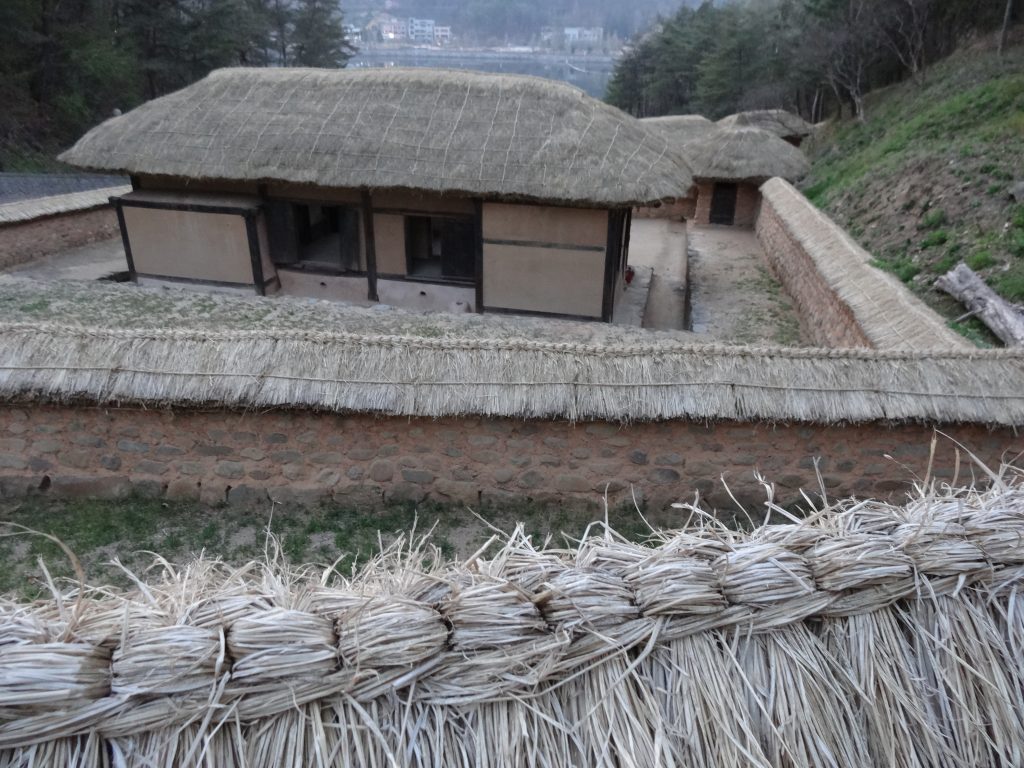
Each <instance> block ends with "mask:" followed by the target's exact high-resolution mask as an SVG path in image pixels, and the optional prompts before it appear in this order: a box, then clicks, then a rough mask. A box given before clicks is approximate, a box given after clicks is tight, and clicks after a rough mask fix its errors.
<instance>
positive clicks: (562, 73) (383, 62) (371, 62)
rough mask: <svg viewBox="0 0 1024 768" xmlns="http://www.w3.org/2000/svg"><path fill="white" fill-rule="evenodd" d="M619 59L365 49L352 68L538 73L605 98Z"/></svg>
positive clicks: (412, 49)
mask: <svg viewBox="0 0 1024 768" xmlns="http://www.w3.org/2000/svg"><path fill="white" fill-rule="evenodd" d="M615 61H616V59H615V58H614V57H612V56H608V55H605V54H593V55H585V54H574V55H569V54H559V53H537V52H532V51H504V50H497V51H495V50H488V51H476V50H472V51H468V50H457V49H451V48H442V49H438V48H390V47H389V48H383V47H380V48H364V49H363V50H361V51H360V52H359V53H358V54H356V55H355V56H353V57H352V59H351V60H350V61H349V63H348V66H350V67H442V68H447V69H475V70H478V71H480V72H505V73H509V74H516V75H536V76H537V77H546V78H548V79H550V80H562V81H564V82H567V83H571V84H572V85H575V86H576V87H577V88H580V89H581V90H583V91H586V92H587V93H589V94H590V95H591V96H595V97H597V98H599V99H600V98H604V94H605V89H606V88H607V87H608V81H609V80H610V79H611V75H612V70H613V69H614V68H615Z"/></svg>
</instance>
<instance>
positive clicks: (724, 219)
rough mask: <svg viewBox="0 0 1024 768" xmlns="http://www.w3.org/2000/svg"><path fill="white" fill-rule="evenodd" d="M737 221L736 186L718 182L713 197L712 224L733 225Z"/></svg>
mask: <svg viewBox="0 0 1024 768" xmlns="http://www.w3.org/2000/svg"><path fill="white" fill-rule="evenodd" d="M735 220H736V185H735V184H726V183H724V182H716V183H715V190H714V192H713V193H712V195H711V216H710V221H711V223H712V224H732V223H733V222H734V221H735Z"/></svg>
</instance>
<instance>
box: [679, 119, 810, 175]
mask: <svg viewBox="0 0 1024 768" xmlns="http://www.w3.org/2000/svg"><path fill="white" fill-rule="evenodd" d="M680 151H681V152H682V154H683V156H684V157H686V159H687V161H688V162H689V163H690V166H691V167H692V168H693V175H694V177H695V178H698V179H722V180H731V181H742V180H756V181H764V180H765V179H770V178H773V177H776V176H777V177H780V178H783V179H786V180H788V181H797V180H798V179H800V178H802V177H803V176H805V175H806V174H807V172H808V171H809V170H810V168H811V166H810V163H808V161H807V157H806V156H805V155H804V153H803V152H801V151H800V150H799V149H797V148H796V147H794V146H793V145H792V144H789V143H788V142H786V141H783V140H782V139H780V138H779V137H778V136H776V135H775V134H774V133H769V132H768V131H762V130H760V129H758V128H718V129H717V130H714V131H709V132H708V133H705V134H704V135H702V136H698V137H697V138H695V139H693V140H692V141H688V142H686V143H685V144H684V145H683V146H682V148H681V150H680Z"/></svg>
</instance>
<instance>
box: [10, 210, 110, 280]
mask: <svg viewBox="0 0 1024 768" xmlns="http://www.w3.org/2000/svg"><path fill="white" fill-rule="evenodd" d="M119 232H120V229H119V228H118V225H117V214H116V213H115V212H114V209H113V208H112V207H110V206H104V207H102V208H94V209H92V210H87V211H75V212H73V213H63V214H58V215H55V216H47V217H44V218H40V219H33V220H31V221H25V222H19V223H17V224H7V225H3V226H0V269H7V268H8V267H13V266H15V265H17V264H23V263H25V262H27V261H31V260H32V259H35V258H38V257H40V256H48V255H49V254H52V253H57V252H58V251H62V250H65V249H67V248H76V247H78V246H80V245H87V244H89V243H94V242H96V241H98V240H105V239H107V238H111V237H117V235H118V234H119Z"/></svg>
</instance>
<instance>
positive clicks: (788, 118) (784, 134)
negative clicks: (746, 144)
mask: <svg viewBox="0 0 1024 768" xmlns="http://www.w3.org/2000/svg"><path fill="white" fill-rule="evenodd" d="M718 125H719V126H721V127H722V128H758V129H760V130H762V131H768V132H769V133H774V134H775V135H776V136H778V137H779V138H783V139H795V140H800V139H803V138H804V137H805V136H810V135H811V133H813V132H814V126H812V125H811V124H810V123H808V122H807V121H806V120H804V119H803V118H802V117H800V116H799V115H794V114H793V113H792V112H787V111H786V110H784V109H752V110H750V111H748V112H737V113H736V114H735V115H729V116H728V117H723V118H722V119H721V120H719V121H718Z"/></svg>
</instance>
